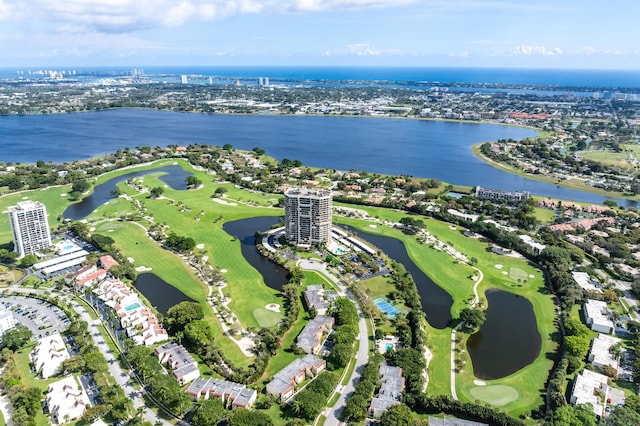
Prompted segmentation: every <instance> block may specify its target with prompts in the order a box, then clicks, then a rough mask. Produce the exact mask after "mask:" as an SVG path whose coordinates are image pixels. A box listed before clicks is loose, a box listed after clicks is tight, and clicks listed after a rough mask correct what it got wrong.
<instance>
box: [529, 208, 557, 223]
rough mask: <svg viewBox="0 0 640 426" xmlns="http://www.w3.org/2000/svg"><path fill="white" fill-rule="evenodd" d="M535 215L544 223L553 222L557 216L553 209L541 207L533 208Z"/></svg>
mask: <svg viewBox="0 0 640 426" xmlns="http://www.w3.org/2000/svg"><path fill="white" fill-rule="evenodd" d="M533 215H534V216H535V218H536V220H538V221H539V222H540V223H543V224H547V223H553V221H554V220H555V218H556V214H555V212H554V211H553V210H549V209H543V208H540V207H534V208H533Z"/></svg>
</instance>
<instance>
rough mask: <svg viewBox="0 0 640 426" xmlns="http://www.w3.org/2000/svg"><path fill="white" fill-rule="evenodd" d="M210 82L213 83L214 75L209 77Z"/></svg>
mask: <svg viewBox="0 0 640 426" xmlns="http://www.w3.org/2000/svg"><path fill="white" fill-rule="evenodd" d="M209 84H210V85H211V84H213V77H209Z"/></svg>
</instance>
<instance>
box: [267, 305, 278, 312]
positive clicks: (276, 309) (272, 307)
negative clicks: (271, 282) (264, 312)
mask: <svg viewBox="0 0 640 426" xmlns="http://www.w3.org/2000/svg"><path fill="white" fill-rule="evenodd" d="M265 308H266V309H268V310H270V311H273V312H280V305H278V304H277V303H269V304H268V305H266V306H265Z"/></svg>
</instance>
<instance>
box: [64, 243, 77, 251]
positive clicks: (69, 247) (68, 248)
mask: <svg viewBox="0 0 640 426" xmlns="http://www.w3.org/2000/svg"><path fill="white" fill-rule="evenodd" d="M73 247H74V246H73V245H71V244H69V245H66V246H62V250H71V249H72V248H73Z"/></svg>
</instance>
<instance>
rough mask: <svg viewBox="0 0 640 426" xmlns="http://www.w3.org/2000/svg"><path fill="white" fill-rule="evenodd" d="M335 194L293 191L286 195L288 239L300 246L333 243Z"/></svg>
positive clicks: (319, 191) (285, 212) (295, 189)
mask: <svg viewBox="0 0 640 426" xmlns="http://www.w3.org/2000/svg"><path fill="white" fill-rule="evenodd" d="M331 204H332V199H331V192H329V191H325V190H317V189H305V188H293V189H289V190H288V191H287V192H285V193H284V225H285V237H286V238H287V240H288V241H289V242H290V243H293V244H295V245H298V246H306V247H308V246H311V245H313V244H322V243H326V244H329V241H330V240H331Z"/></svg>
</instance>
